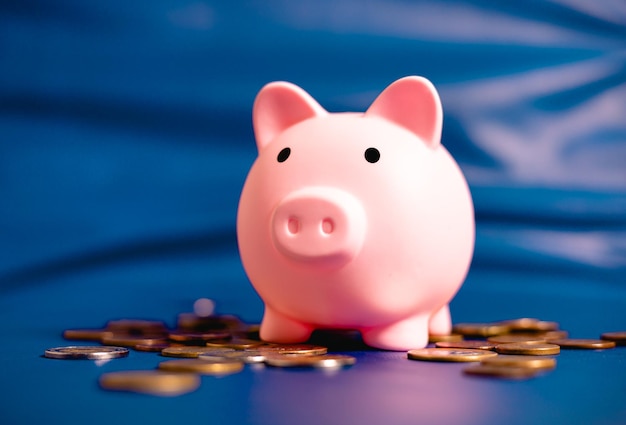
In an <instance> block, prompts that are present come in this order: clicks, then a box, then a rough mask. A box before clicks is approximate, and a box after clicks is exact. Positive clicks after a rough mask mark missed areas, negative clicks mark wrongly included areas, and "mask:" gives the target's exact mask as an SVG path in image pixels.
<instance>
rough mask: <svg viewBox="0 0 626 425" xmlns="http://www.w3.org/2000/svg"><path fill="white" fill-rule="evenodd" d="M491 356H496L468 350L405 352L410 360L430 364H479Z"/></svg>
mask: <svg viewBox="0 0 626 425" xmlns="http://www.w3.org/2000/svg"><path fill="white" fill-rule="evenodd" d="M493 356H497V354H496V353H494V352H493V351H487V350H475V349H470V348H422V349H416V350H409V351H408V352H407V357H408V358H409V359H411V360H425V361H431V362H479V361H481V360H482V359H485V358H487V357H493Z"/></svg>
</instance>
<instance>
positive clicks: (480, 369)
mask: <svg viewBox="0 0 626 425" xmlns="http://www.w3.org/2000/svg"><path fill="white" fill-rule="evenodd" d="M540 371H541V369H533V368H527V367H502V366H490V365H486V364H479V365H475V366H470V367H468V368H465V369H463V373H465V374H468V375H474V376H486V377H491V378H503V379H527V378H532V377H535V376H537V375H538V374H539V373H540Z"/></svg>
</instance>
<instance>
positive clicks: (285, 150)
mask: <svg viewBox="0 0 626 425" xmlns="http://www.w3.org/2000/svg"><path fill="white" fill-rule="evenodd" d="M290 154H291V149H289V148H283V150H281V151H280V152H278V156H277V157H276V160H277V161H278V162H285V161H286V160H287V158H289V155H290Z"/></svg>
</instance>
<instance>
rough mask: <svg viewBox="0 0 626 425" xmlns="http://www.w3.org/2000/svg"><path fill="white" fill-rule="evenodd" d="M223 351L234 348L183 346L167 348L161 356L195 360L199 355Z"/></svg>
mask: <svg viewBox="0 0 626 425" xmlns="http://www.w3.org/2000/svg"><path fill="white" fill-rule="evenodd" d="M224 351H235V349H234V348H226V347H222V348H216V347H193V346H184V347H167V348H165V349H163V350H162V351H161V355H162V356H166V357H186V358H197V357H198V356H199V355H200V354H210V353H216V354H219V353H220V352H224Z"/></svg>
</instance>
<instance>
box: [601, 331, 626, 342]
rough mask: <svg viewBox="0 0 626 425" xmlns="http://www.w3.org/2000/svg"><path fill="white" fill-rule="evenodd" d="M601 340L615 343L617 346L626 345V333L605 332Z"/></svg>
mask: <svg viewBox="0 0 626 425" xmlns="http://www.w3.org/2000/svg"><path fill="white" fill-rule="evenodd" d="M600 338H601V339H604V340H607V341H613V342H614V343H615V344H616V345H626V332H605V333H603V334H602V335H601V336H600Z"/></svg>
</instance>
